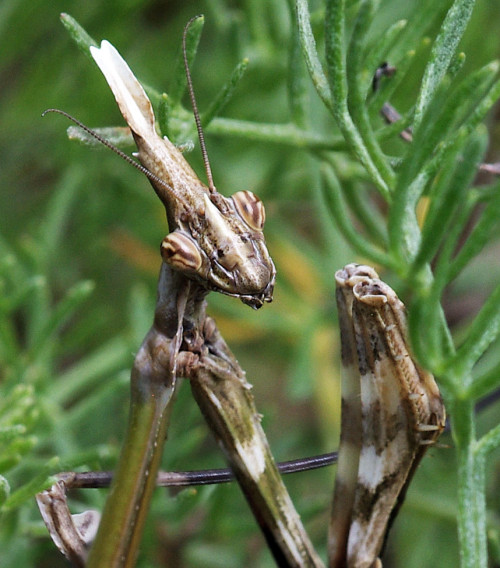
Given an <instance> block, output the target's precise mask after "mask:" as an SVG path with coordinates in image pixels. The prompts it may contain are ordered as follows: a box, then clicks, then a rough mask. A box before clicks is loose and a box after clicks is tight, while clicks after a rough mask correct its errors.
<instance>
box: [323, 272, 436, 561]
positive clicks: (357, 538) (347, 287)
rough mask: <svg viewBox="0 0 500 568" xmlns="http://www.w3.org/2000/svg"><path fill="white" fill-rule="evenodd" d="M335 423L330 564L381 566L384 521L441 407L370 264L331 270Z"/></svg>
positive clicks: (400, 312) (400, 311) (431, 437)
mask: <svg viewBox="0 0 500 568" xmlns="http://www.w3.org/2000/svg"><path fill="white" fill-rule="evenodd" d="M335 277H336V283H337V304H338V310H339V323H340V331H341V340H342V427H341V441H340V448H339V461H338V470H337V477H336V481H335V489H334V501H333V510H332V517H331V523H330V532H329V551H330V566H331V568H346V567H347V568H370V567H376V566H381V562H380V560H379V558H378V557H379V555H380V552H381V549H382V547H383V544H384V539H385V536H386V532H387V529H388V525H389V524H390V522H391V521H392V519H393V516H394V513H395V511H396V510H397V507H398V504H399V502H400V501H401V500H402V498H403V497H404V493H405V491H406V487H407V484H408V483H409V481H410V479H411V476H412V475H413V472H414V470H415V468H416V466H417V465H418V463H419V461H420V459H421V458H422V456H423V454H424V453H425V450H426V449H427V447H428V446H429V445H430V444H432V443H434V442H435V441H436V439H437V438H438V437H439V435H440V433H441V431H442V430H443V428H444V424H445V410H444V406H443V403H442V400H441V396H440V394H439V390H438V387H437V385H436V382H435V381H434V378H433V377H432V375H430V374H429V373H427V372H426V371H424V370H423V369H422V368H421V367H420V366H419V365H418V363H417V362H416V361H415V359H414V357H413V356H412V354H411V351H410V347H409V345H408V333H407V323H406V312H405V307H404V305H403V303H402V302H401V301H400V300H399V298H398V297H397V296H396V294H395V292H394V291H393V290H392V289H391V288H390V287H389V286H387V284H385V283H384V282H382V281H381V280H379V279H378V275H377V273H376V272H375V270H373V269H372V268H370V267H367V266H362V265H356V264H349V265H347V266H346V267H345V268H344V269H343V270H339V271H338V272H337V273H336V275H335Z"/></svg>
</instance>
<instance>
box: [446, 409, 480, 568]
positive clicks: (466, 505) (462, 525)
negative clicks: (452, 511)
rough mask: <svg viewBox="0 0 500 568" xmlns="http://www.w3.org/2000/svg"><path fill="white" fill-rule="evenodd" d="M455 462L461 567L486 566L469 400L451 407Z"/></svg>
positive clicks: (478, 466) (477, 458)
mask: <svg viewBox="0 0 500 568" xmlns="http://www.w3.org/2000/svg"><path fill="white" fill-rule="evenodd" d="M452 416H453V419H454V420H453V421H454V429H453V432H454V438H455V443H456V451H457V461H458V534H459V544H460V562H461V567H462V568H486V566H487V563H488V559H487V558H488V555H487V540H486V502H485V497H484V491H485V460H484V454H483V452H481V451H477V442H476V439H475V428H474V407H473V405H472V403H471V401H470V400H467V401H461V402H457V403H455V404H454V405H453V407H452Z"/></svg>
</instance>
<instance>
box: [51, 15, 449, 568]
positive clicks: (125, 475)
mask: <svg viewBox="0 0 500 568" xmlns="http://www.w3.org/2000/svg"><path fill="white" fill-rule="evenodd" d="M188 25H189V24H188ZM184 38H185V34H184ZM91 52H92V55H93V57H94V59H95V61H96V62H97V64H98V65H99V67H100V69H101V70H102V72H103V74H104V75H105V77H106V80H107V81H108V84H109V85H110V87H111V89H112V91H113V94H114V95H115V98H116V100H117V103H118V105H119V107H120V110H121V112H122V115H123V116H124V118H125V120H126V122H127V123H128V124H129V127H130V130H131V132H132V135H133V137H134V140H135V142H136V144H137V147H138V157H139V160H140V162H141V164H142V165H139V164H137V163H136V162H134V161H133V160H131V159H130V158H128V157H127V158H126V159H128V160H129V161H132V162H133V163H134V164H135V167H138V169H140V170H141V171H142V172H143V173H144V174H145V175H146V176H147V177H148V179H149V180H150V182H151V184H152V186H153V188H154V190H155V191H156V193H157V195H158V196H159V197H160V199H161V200H162V202H163V204H164V205H165V209H166V213H167V220H168V223H169V229H170V233H169V234H168V235H167V236H166V237H165V239H164V240H163V242H162V247H161V251H162V258H163V264H162V268H161V272H160V279H159V284H158V302H157V307H156V312H155V318H154V323H153V325H152V327H151V329H150V331H149V333H148V335H147V336H146V338H145V340H144V342H143V344H142V346H141V348H140V350H139V352H138V354H137V356H136V359H135V363H134V368H133V371H132V393H131V412H130V421H129V428H128V432H127V436H126V439H125V442H124V446H123V452H122V455H121V458H120V462H119V464H118V467H117V472H116V474H115V478H114V481H113V487H112V491H111V495H110V498H109V500H108V503H107V504H106V507H105V510H104V513H103V517H102V519H101V521H100V524H99V530H98V532H97V537H96V540H95V542H94V544H93V546H92V548H91V552H90V555H89V557H88V559H87V557H86V546H85V545H86V538H87V537H86V536H85V535H82V534H81V531H80V530H79V529H78V530H76V531H73V532H72V527H71V524H70V526H69V529H70V530H69V532H67V533H64V535H69V537H68V538H70V539H73V538H75V539H79V538H80V540H82V541H83V545H82V546H79V547H78V548H75V549H74V550H75V552H74V554H73V553H72V555H71V558H72V559H73V561H74V562H76V563H80V564H81V565H84V564H86V565H88V566H90V567H91V568H92V567H94V568H95V567H101V566H106V567H108V566H111V567H118V566H133V565H134V563H135V558H136V555H137V550H138V546H139V542H140V536H141V531H142V526H143V524H144V520H145V516H146V513H147V510H148V505H149V501H150V498H151V494H152V491H153V489H154V487H155V484H156V481H157V476H156V473H157V471H158V467H159V459H160V456H161V452H162V448H163V443H164V438H165V432H166V428H167V425H168V418H169V414H170V409H171V406H172V402H173V399H174V397H175V393H176V390H177V388H178V386H179V383H180V381H179V380H178V378H180V377H185V378H189V379H190V383H191V388H192V391H193V395H194V398H195V399H196V401H197V402H198V404H199V406H200V408H201V410H202V412H203V414H204V415H205V417H206V418H207V422H208V423H209V425H210V427H211V429H212V431H213V433H214V435H215V437H216V438H217V440H218V442H219V444H220V445H221V446H222V447H223V449H224V452H225V454H226V457H227V459H228V461H229V463H230V465H231V467H232V470H233V473H234V475H235V477H236V478H237V480H238V481H239V483H240V485H241V487H242V489H243V492H244V493H245V496H246V498H247V500H248V502H249V505H250V507H251V508H252V510H253V511H254V513H255V515H256V518H257V519H258V522H259V524H260V526H261V528H262V530H263V533H264V535H265V537H266V539H267V542H268V545H269V547H270V549H271V551H272V553H273V555H274V557H275V559H276V561H277V563H278V565H280V566H297V567H299V566H322V562H321V559H320V558H319V556H318V555H317V553H316V552H315V551H314V549H313V547H312V545H311V543H310V540H309V538H308V536H307V534H306V533H305V531H304V529H303V526H302V524H301V521H300V518H299V517H298V515H297V513H296V512H295V509H294V507H293V505H292V503H291V500H290V498H289V496H288V493H287V492H286V489H285V488H284V485H283V483H282V481H281V478H280V476H279V474H278V470H277V468H276V465H275V464H274V461H273V458H272V455H271V452H270V450H269V447H268V445H267V442H266V439H265V435H264V433H263V431H262V428H261V426H260V418H259V415H258V413H257V411H256V408H255V405H254V401H253V397H252V396H251V393H250V385H249V384H248V383H247V381H246V378H245V374H244V372H243V370H242V369H241V367H240V366H239V365H238V363H237V361H236V359H235V358H234V355H233V354H232V353H231V351H230V350H229V348H228V347H227V345H226V343H225V342H224V340H223V338H222V337H221V335H220V333H219V332H218V330H217V327H216V325H215V323H214V322H213V320H211V319H210V318H208V317H207V316H206V314H205V296H206V294H207V293H208V292H209V291H219V292H221V293H223V294H226V295H229V296H234V297H236V298H239V299H241V300H242V301H243V302H244V303H245V304H248V305H250V306H251V307H252V308H259V307H261V306H262V305H263V303H265V302H269V301H271V299H272V292H273V287H274V281H275V273H276V271H275V268H274V264H273V262H272V260H271V258H270V256H269V253H268V250H267V247H266V244H265V241H264V237H263V227H264V221H265V212H264V206H263V205H262V202H261V201H260V200H259V199H258V198H256V197H255V196H254V195H253V194H251V193H250V192H247V191H239V192H237V193H236V194H234V195H233V197H232V198H225V197H224V196H222V195H221V194H219V193H218V192H217V190H216V189H215V186H214V183H213V180H212V175H211V172H210V167H209V165H208V162H207V161H206V159H205V165H206V170H207V178H208V186H207V185H205V184H203V183H202V182H201V181H200V180H199V179H198V178H197V176H196V174H194V172H193V170H192V169H191V168H190V166H189V165H188V164H187V162H186V160H185V159H184V157H183V156H182V154H181V153H180V152H179V150H178V149H177V148H176V147H175V146H174V145H173V144H172V143H171V142H170V141H169V140H168V139H165V138H162V137H161V136H159V135H158V133H157V132H156V126H155V117H154V114H153V110H152V106H151V103H150V101H149V99H148V97H147V96H146V94H145V92H144V90H143V88H142V86H141V85H140V84H139V82H138V81H137V80H136V78H135V76H134V75H133V73H132V72H131V70H130V68H129V67H128V65H127V64H126V63H125V61H124V60H123V59H122V58H121V56H120V55H119V53H118V52H117V51H116V49H115V48H114V47H113V46H112V45H111V44H109V43H108V42H106V41H104V42H103V43H102V44H101V47H100V48H95V47H94V48H91ZM186 67H187V66H186ZM186 70H187V76H188V83H189V84H190V75H189V72H188V69H186ZM191 95H192V99H193V106H194V107H195V108H196V104H195V102H194V95H193V94H192V90H191ZM197 116H198V114H197V112H196V111H195V117H197ZM197 125H198V131H199V132H200V127H199V118H197ZM89 132H91V131H89ZM91 134H92V135H93V136H95V133H92V132H91ZM200 141H201V144H202V148H203V154H204V156H206V151H205V150H204V143H203V141H202V136H201V135H200ZM345 270H348V267H346V269H345ZM357 274H358V276H360V274H359V273H357ZM366 276H367V275H366V274H364V277H366ZM369 276H370V277H371V281H370V285H374V281H375V279H376V276H375V275H373V274H371V273H370V274H369ZM382 284H383V283H382ZM342 286H343V288H342V290H344V291H345V290H347V289H348V287H346V285H344V284H343V285H342ZM377 286H379V288H380V287H381V288H383V286H381V284H377ZM349 293H350V292H349ZM365 296H366V297H368V298H372V297H376V298H377V299H378V300H380V299H381V298H382V297H384V298H386V301H385V303H386V304H389V305H390V306H391V307H392V308H396V309H397V310H399V311H401V310H402V309H403V308H402V306H401V305H399V304H398V303H397V302H396V300H395V299H394V296H393V295H391V293H390V292H389V291H388V290H387V289H385V288H383V294H376V293H374V289H371V292H369V293H368V294H366V295H365ZM363 297H364V296H363ZM372 299H373V298H372ZM360 302H361V300H360ZM350 303H351V304H354V303H355V302H354V300H350ZM362 303H363V302H361V304H362ZM376 303H377V302H375V304H376ZM379 303H380V302H379ZM382 303H384V302H383V301H382ZM361 304H360V307H359V308H358V309H357V311H356V310H354V311H352V310H351V311H350V312H349V313H348V315H347V316H346V317H347V320H348V321H349V322H350V323H348V326H351V328H352V329H353V330H354V331H352V330H351V331H349V332H348V333H347V335H349V333H352V334H353V335H354V336H355V337H358V336H361V335H360V332H358V331H356V330H357V329H358V328H359V327H360V326H361V327H362V326H374V327H376V325H377V322H378V320H377V319H376V318H375V319H374V318H373V317H372V314H373V313H374V311H376V310H375V308H374V307H373V306H372V308H370V309H369V310H366V311H365V312H363V310H362V307H361ZM375 304H374V306H375ZM339 307H341V306H340V305H339ZM390 325H394V327H393V328H392V329H393V330H394V329H395V330H396V332H397V333H400V335H401V334H403V335H404V333H405V330H404V326H403V324H402V323H401V322H399V321H397V322H395V323H394V324H389V325H388V326H386V329H385V330H386V331H389V329H388V328H389V326H390ZM344 327H345V326H344ZM343 331H344V334H343V335H344V336H345V335H346V333H345V329H344V330H343ZM343 341H344V339H343ZM347 341H348V340H347ZM358 342H359V341H358ZM372 347H373V346H372ZM388 354H389V355H390V357H392V359H391V365H394V366H395V367H394V368H396V367H397V365H401V364H402V363H401V361H402V360H399V359H398V357H399V355H397V354H395V353H392V352H390V350H388ZM372 355H373V353H371V354H370V351H369V349H368V348H367V349H366V353H365V359H363V360H362V359H359V360H358V368H357V371H355V372H354V375H355V380H357V381H359V383H360V385H361V384H362V382H363V377H364V373H363V372H362V371H361V369H363V368H365V367H367V366H368V361H369V360H370V357H371V356H372ZM405 358H409V359H410V360H413V359H412V357H411V355H410V354H408V355H405ZM405 358H404V360H405V361H406V359H405ZM414 371H415V369H414ZM373 374H374V375H376V376H377V377H379V379H380V384H382V383H381V381H382V378H381V377H382V376H383V373H382V372H380V370H377V371H376V372H374V373H373ZM394 374H397V373H396V371H394V373H393V375H394ZM417 375H418V372H417ZM393 378H394V377H392V376H390V377H389V379H393ZM424 383H425V381H424ZM391 384H392V387H394V384H395V381H393V382H392V383H391ZM432 385H433V383H432V382H431V381H429V382H428V383H425V384H424V387H425V388H424V389H423V392H422V393H420V392H419V393H417V392H413V391H411V390H409V389H406V391H405V390H403V391H401V392H400V391H399V390H398V388H396V389H393V390H395V394H394V399H395V400H398V401H400V400H405V397H406V400H407V401H408V400H410V401H412V400H414V401H416V400H417V399H416V398H415V397H417V396H418V397H426V396H427V397H429V393H430V392H431V391H432V388H433V387H432ZM392 387H391V388H392ZM381 388H382V387H381ZM360 389H361V390H362V386H360ZM369 393H370V391H369V390H368V391H367V390H365V399H366V400H365V404H368V406H369V402H370V401H369V398H370V394H369ZM361 399H362V400H363V394H361ZM379 399H380V401H382V402H383V403H384V402H390V403H393V402H394V400H393V399H390V397H389V399H387V401H385V400H384V397H383V396H379ZM419 400H420V399H419ZM389 407H390V405H389ZM367 415H368V414H367V413H365V416H367ZM394 415H395V413H392V414H391V413H390V412H387V413H386V414H384V415H381V416H380V417H379V418H380V422H381V432H382V433H385V432H386V430H387V429H389V428H390V427H391V425H390V422H391V420H392V419H393V417H394ZM435 415H436V419H435V420H433V421H428V422H429V423H427V422H426V421H425V420H424V419H419V420H420V422H419V421H418V420H416V419H414V417H413V418H412V416H413V415H412V414H411V413H407V414H404V417H406V419H407V420H406V424H405V428H406V430H407V431H412V429H413V427H414V426H415V424H423V425H424V426H427V427H429V426H430V427H431V428H430V429H429V430H425V429H424V430H422V432H423V431H426V432H428V434H426V436H428V437H427V438H426V440H429V441H434V439H435V438H436V437H437V435H438V434H439V432H440V431H441V430H442V427H443V420H444V411H443V413H441V414H440V413H439V412H438V411H436V412H435ZM363 420H364V421H365V422H363ZM356 421H357V423H358V426H359V429H360V432H361V436H360V438H359V446H358V448H357V452H358V458H357V459H358V461H359V462H360V463H361V462H362V456H363V451H364V450H365V451H366V450H367V448H369V446H370V444H369V442H368V434H369V429H368V427H367V424H366V418H362V416H361V414H360V415H359V416H357V417H356ZM363 432H364V433H363ZM411 435H413V436H414V438H411ZM411 435H410V434H409V435H408V440H410V441H408V443H407V446H408V447H409V448H410V450H411V451H410V452H409V453H410V458H409V459H408V460H407V461H405V462H404V463H403V466H402V467H403V469H404V470H405V474H404V475H403V474H401V475H400V480H402V483H398V484H394V485H393V486H392V487H391V491H392V492H391V496H390V501H391V503H390V506H389V505H388V504H385V502H384V503H383V505H384V506H382V507H379V508H377V507H374V508H373V509H370V510H366V509H365V510H364V512H365V513H366V514H367V515H369V516H371V518H372V519H373V522H374V525H376V528H373V527H372V526H371V525H369V524H368V525H367V526H366V527H364V528H363V531H362V532H363V534H362V535H361V536H359V534H356V536H355V537H353V538H354V541H355V545H358V544H359V543H362V542H363V540H366V541H369V542H371V541H373V542H375V545H374V546H372V547H371V548H370V549H369V551H368V553H367V556H368V558H369V560H367V562H368V561H369V562H377V558H378V554H379V551H380V548H381V542H380V541H381V540H382V538H383V535H384V534H385V530H386V527H387V524H388V516H389V515H390V514H391V511H392V510H393V508H394V507H393V503H394V502H395V501H396V500H397V499H398V496H399V495H400V494H401V491H403V492H404V489H403V486H404V482H405V480H406V479H407V477H408V475H409V472H410V471H411V470H412V468H413V467H414V465H415V464H416V463H417V462H418V458H417V456H416V453H418V452H417V449H419V448H420V446H422V445H423V444H421V443H420V442H417V441H416V438H415V434H411ZM419 439H420V438H419ZM411 440H413V441H411ZM400 447H402V446H401V445H400V446H398V448H400ZM344 448H345V443H344ZM343 453H344V454H345V451H344V452H343ZM344 461H345V460H344ZM351 463H352V462H351ZM393 463H394V462H391V459H390V456H389V455H383V456H382V458H381V464H382V467H385V468H390V467H392V465H391V464H393ZM399 465H400V463H399V462H398V464H396V466H397V467H399ZM352 469H353V472H354V473H353V475H352V476H351V479H350V481H351V482H352V480H353V479H354V481H357V479H358V478H355V477H354V476H356V475H358V476H359V475H361V476H363V475H364V473H363V472H364V470H362V469H361V468H360V469H359V470H356V469H355V468H352ZM384 479H385V478H384ZM342 481H343V480H342V477H339V483H340V482H342ZM61 483H62V484H64V483H66V481H65V480H64V479H63V478H61ZM359 485H360V484H359V483H358V485H357V487H355V488H354V490H353V495H352V499H351V502H350V504H349V505H348V506H343V507H339V508H338V510H337V513H339V512H341V513H342V514H344V515H345V514H347V515H348V518H349V521H348V524H349V523H351V524H352V523H353V522H355V520H356V517H355V513H356V511H357V510H358V509H356V506H357V505H356V503H357V500H359V490H358V488H359ZM44 497H45V498H46V501H45V503H42V507H46V508H45V511H46V512H47V511H48V510H49V509H51V508H52V510H53V512H54V516H53V517H51V518H57V519H62V518H63V516H62V514H63V513H64V512H62V514H61V516H57V515H58V514H59V512H60V510H59V509H57V506H56V505H57V503H56V497H54V496H50V495H45V496H44ZM384 497H385V495H384ZM57 498H60V499H62V497H61V496H60V495H59V497H57ZM51 499H52V500H51ZM340 509H343V512H342V511H340ZM362 512H363V511H362ZM89 522H91V521H89ZM55 524H57V523H54V525H55ZM332 524H333V525H335V521H333V523H332ZM51 530H52V531H56V532H57V530H58V527H56V526H53V527H52V529H51ZM333 532H334V533H335V535H337V532H336V531H333ZM347 532H349V533H350V534H349V537H347V536H345V538H344V537H343V538H342V542H341V545H340V546H341V547H345V546H346V543H347V541H348V540H352V538H351V536H352V534H354V533H356V531H355V530H352V526H351V527H350V529H349V530H348V531H347ZM75 533H76V535H75ZM358 533H359V531H358ZM338 534H340V532H339V533H338ZM64 535H63V536H64ZM58 536H59V537H61V538H62V535H61V534H59V533H58ZM64 538H66V536H64ZM332 540H335V538H334V539H332ZM60 544H61V543H60ZM80 544H81V543H80ZM61 546H65V543H62V544H61ZM336 550H337V545H336V544H332V545H331V552H330V555H331V565H332V566H335V565H338V566H342V565H343V564H342V562H343V561H341V563H340V564H334V563H333V562H335V560H334V558H335V556H336ZM363 561H364V560H363ZM367 565H371V564H367ZM348 566H358V564H357V560H353V561H350V560H349V561H348Z"/></svg>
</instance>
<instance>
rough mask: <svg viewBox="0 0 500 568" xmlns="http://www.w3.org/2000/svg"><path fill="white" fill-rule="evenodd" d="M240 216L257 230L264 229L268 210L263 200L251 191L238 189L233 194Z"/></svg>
mask: <svg viewBox="0 0 500 568" xmlns="http://www.w3.org/2000/svg"><path fill="white" fill-rule="evenodd" d="M232 199H233V203H234V206H235V207H236V211H237V212H238V214H239V216H240V217H241V218H242V219H243V221H245V223H246V224H247V225H248V226H249V227H250V228H251V229H254V230H255V231H262V229H263V228H264V222H265V220H266V210H265V209H264V204H263V203H262V201H261V200H260V199H259V198H258V197H257V196H256V195H255V194H254V193H252V192H251V191H238V192H237V193H235V194H234V195H233V196H232Z"/></svg>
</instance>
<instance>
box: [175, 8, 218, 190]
mask: <svg viewBox="0 0 500 568" xmlns="http://www.w3.org/2000/svg"><path fill="white" fill-rule="evenodd" d="M202 17H203V16H201V15H198V16H194V17H193V18H191V19H190V20H189V22H188V23H187V24H186V26H185V27H184V33H183V34H182V55H183V57H184V69H185V71H186V81H187V87H188V92H189V98H190V99H191V106H192V107H193V115H194V121H195V122H196V130H197V131H198V139H199V141H200V149H201V155H202V157H203V163H204V165H205V172H206V174H207V181H208V189H209V190H210V192H211V193H213V192H214V191H215V185H214V179H213V177H212V169H211V168H210V160H209V159H208V152H207V147H206V145H205V135H204V134H203V127H202V125H201V119H200V112H199V111H198V105H197V104H196V97H195V95H194V89H193V80H192V79H191V72H190V71H189V63H188V59H187V53H186V37H187V32H188V30H189V27H190V26H191V24H192V23H193V22H194V21H195V20H197V19H198V18H202Z"/></svg>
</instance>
